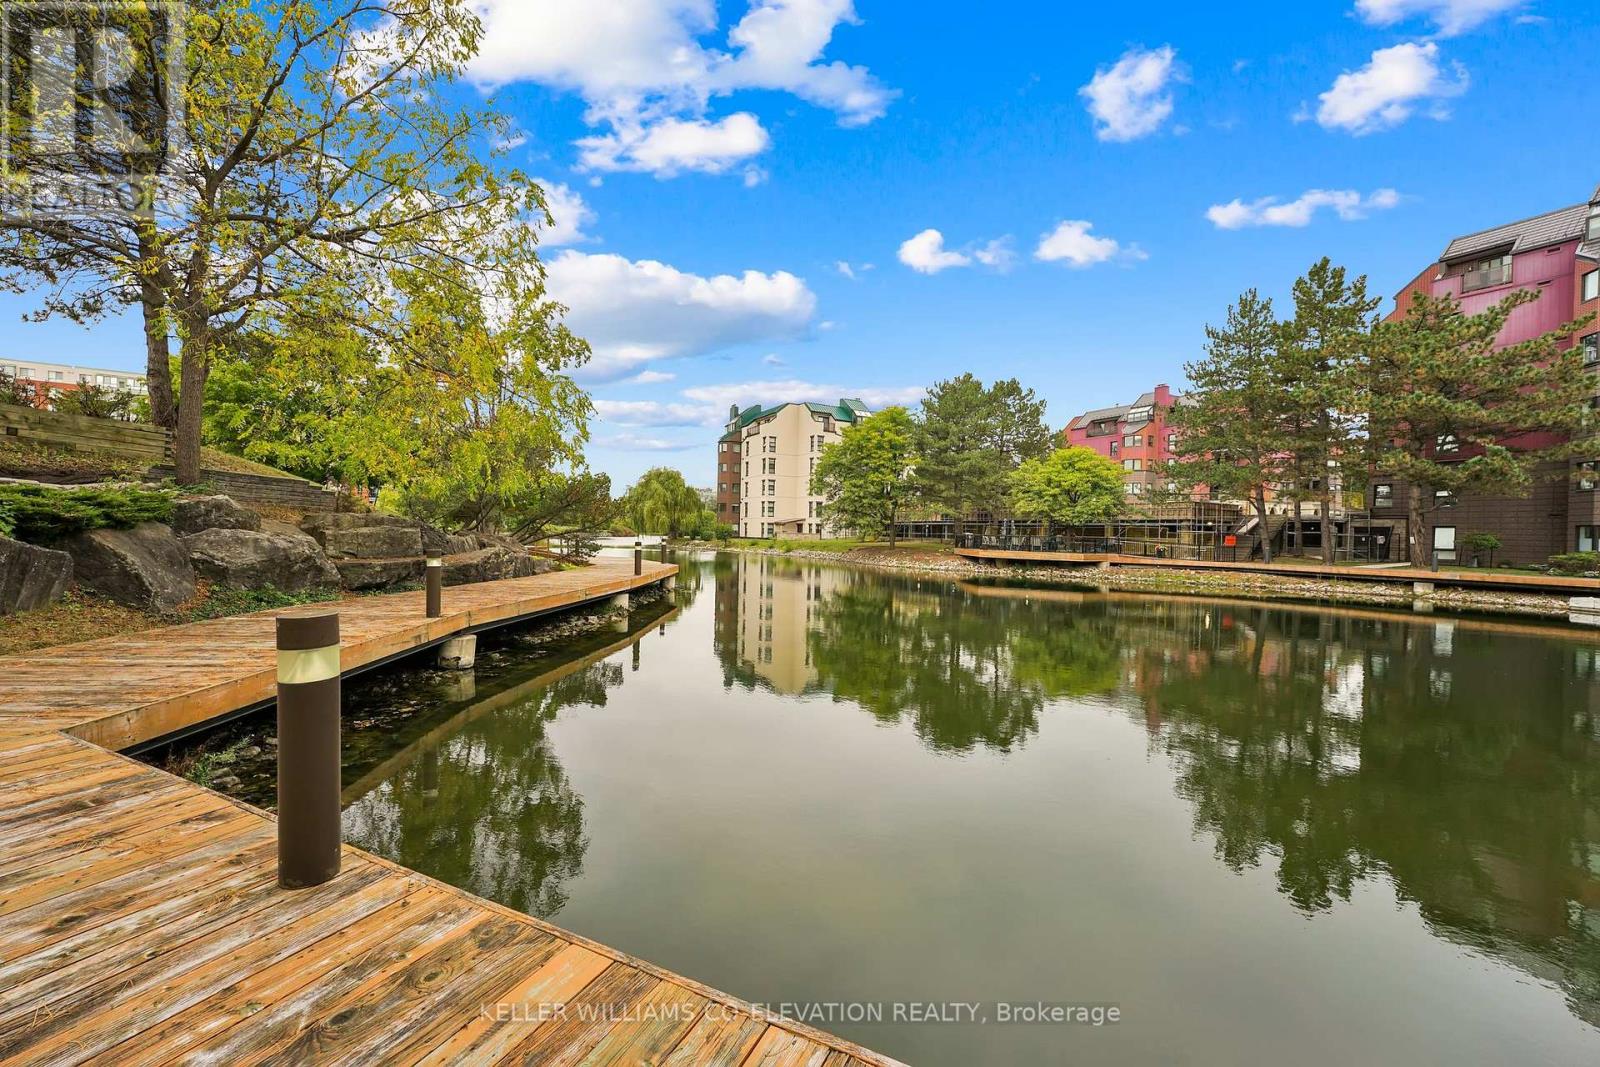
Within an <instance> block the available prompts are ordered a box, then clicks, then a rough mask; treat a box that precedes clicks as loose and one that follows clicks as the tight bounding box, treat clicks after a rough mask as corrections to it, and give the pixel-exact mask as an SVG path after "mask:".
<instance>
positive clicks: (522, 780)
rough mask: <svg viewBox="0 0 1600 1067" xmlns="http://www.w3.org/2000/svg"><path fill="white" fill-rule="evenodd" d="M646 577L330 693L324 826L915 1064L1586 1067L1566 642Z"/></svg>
mask: <svg viewBox="0 0 1600 1067" xmlns="http://www.w3.org/2000/svg"><path fill="white" fill-rule="evenodd" d="M678 562H680V563H681V564H682V565H683V568H684V573H683V575H682V578H681V579H680V583H679V587H678V590H677V592H676V594H675V595H674V597H673V599H672V601H671V602H670V603H665V602H664V603H658V604H655V605H651V606H648V607H641V609H640V610H639V611H638V612H636V614H635V617H634V619H633V622H632V624H631V625H630V626H628V627H627V628H626V632H619V631H617V630H616V629H614V628H611V627H608V628H607V629H605V630H604V631H602V632H598V633H587V634H584V635H582V636H579V637H574V638H571V639H568V640H566V641H564V642H562V643H560V644H557V645H555V646H548V647H542V648H537V649H533V648H530V647H529V646H527V645H526V644H522V643H519V642H518V641H517V640H516V639H515V638H514V637H505V638H501V639H499V641H498V642H497V643H494V644H492V645H491V647H489V648H488V649H486V655H485V657H484V661H483V662H482V663H481V664H480V666H479V668H478V670H477V671H476V672H475V673H474V674H472V675H463V676H451V675H445V674H442V673H440V672H435V671H426V670H422V669H417V668H412V669H402V670H392V671H387V672H384V673H382V674H380V675H375V676H373V677H371V678H369V679H363V680H357V681H354V682H351V683H349V684H348V686H347V716H346V742H345V743H346V764H347V765H346V777H345V782H346V793H345V799H346V805H347V806H346V811H345V816H344V830H345V836H346V840H348V841H350V842H352V843H353V844H356V845H360V846H362V847H364V848H367V849H370V850H372V851H374V852H376V853H379V854H381V855H384V856H388V857H391V858H393V859H395V860H397V861H399V862H401V863H404V864H406V865H408V866H411V867H414V868H416V869H418V870H421V871H424V872H427V873H429V874H432V875H434V876H437V877H439V878H441V879H443V880H445V881H448V882H451V883H453V884H455V885H459V886H462V887H464V888H466V889H469V890H471V891H473V892H475V893H479V894H482V895H484V896H486V897H490V898H493V899H495V900H499V901H502V902H504V903H505V904H508V905H510V906H512V907H515V908H519V909H523V910H526V911H528V912H531V913H533V914H535V915H539V916H542V917H545V918H548V919H550V920H552V921H553V922H555V923H557V924H559V925H561V926H563V927H566V928H568V929H571V930H574V931H576V932H578V933H581V934H584V935H587V936H589V937H592V938H595V939H597V940H600V941H602V942H605V943H606V944H609V945H612V946H614V947H616V948H619V949H622V950H624V951H626V952H629V953H633V954H635V955H638V956H641V957H643V958H645V959H648V960H651V961H653V962H655V963H658V964H660V965H662V966H664V967H667V968H670V969H672V970H674V971H678V972H680V973H682V974H685V975H688V976H690V977H693V978H696V979H699V980H701V981H703V982H706V983H707V984H710V985H712V986H715V987H717V988H720V989H724V990H727V991H729V992H731V993H733V994H735V995H737V996H740V997H744V998H747V999H751V1000H756V1001H760V1002H764V1003H766V1004H768V1005H770V1006H773V1007H775V1008H777V1007H781V1006H784V1005H788V1006H790V1010H791V1011H793V1012H795V1013H798V1014H801V1015H802V1016H803V1017H805V1018H807V1019H808V1020H809V1021H813V1022H814V1023H816V1024H817V1025H819V1026H821V1027H822V1028H824V1029H827V1030H831V1031H833V1032H836V1033H839V1034H841V1035H843V1036H845V1037H848V1038H850V1039H852V1040H856V1041H859V1042H861V1043H862V1044H865V1045H867V1046H868V1047H871V1048H875V1049H878V1050H880V1051H882V1052H885V1053H887V1054H889V1055H893V1056H897V1057H900V1058H902V1059H905V1060H908V1061H910V1062H912V1063H916V1064H951V1065H967V1064H976V1063H1007V1064H1010V1063H1036V1062H1051V1063H1055V1062H1067V1061H1069V1060H1070V1061H1071V1062H1102V1061H1125V1062H1152V1061H1161V1062H1176V1061H1182V1062H1194V1063H1237V1062H1294V1063H1328V1064H1349V1063H1415V1062H1441V1061H1442V1062H1471V1063H1503V1062H1508V1061H1513V1060H1515V1061H1521V1062H1531V1063H1580V1062H1588V1063H1594V1062H1600V719H1597V711H1600V648H1597V646H1596V641H1595V637H1594V635H1593V634H1591V633H1585V632H1581V631H1577V630H1568V629H1565V628H1563V627H1560V626H1557V625H1546V624H1542V623H1529V622H1520V623H1519V622H1514V621H1508V620H1494V619H1486V618H1467V617H1444V616H1430V617H1413V616H1409V615H1406V614H1403V613H1399V612H1391V611H1380V610H1375V609H1374V610H1335V609H1330V608H1323V607H1318V606H1313V605H1284V604H1264V603H1251V602H1242V601H1224V600H1211V599H1203V598H1184V597H1175V596H1172V597H1169V596H1143V595H1129V594H1117V593H1101V592H1097V591H1094V590H1092V589H1090V590H1081V591H1080V590H1074V589H1070V588H1051V589H1025V588H1009V587H1005V586H999V585H993V584H979V583H972V582H963V581H951V580H931V579H916V578H909V577H905V576H899V575H892V574H887V573H884V572H873V571H866V570H856V569H849V568H844V567H838V566H825V565H807V564H801V563H795V562H791V561H786V560H782V559H778V558H770V557H757V556H729V555H723V556H715V557H713V556H701V557H687V558H680V559H679V560H678ZM255 799H265V798H260V797H257V798H255ZM1002 1002H1004V1003H1007V1004H1038V1003H1043V1004H1045V1005H1080V1006H1092V1007H1095V1008H1098V1009H1100V1014H1099V1016H1098V1017H1099V1018H1101V1019H1106V1018H1108V1016H1109V1014H1110V1012H1109V1009H1111V1008H1115V1009H1116V1012H1115V1014H1116V1016H1117V1017H1118V1021H1116V1022H1106V1023H1105V1024H1104V1025H1094V1024H1093V1023H1092V1022H1083V1021H1079V1022H1065V1023H1053V1022H1041V1023H1015V1022H1013V1023H1002V1022H1001V1021H1000V1019H999V1014H1000V1012H1001V1011H1002V1008H1001V1007H1000V1005H1001V1003H1002ZM897 1005H898V1007H897ZM906 1005H910V1006H911V1007H910V1008H906V1007H905V1006H906ZM954 1005H972V1007H971V1008H963V1007H953V1006H954ZM930 1013H932V1014H936V1015H937V1016H938V1017H939V1019H938V1021H932V1020H926V1019H925V1020H923V1021H912V1019H911V1018H910V1017H909V1016H911V1015H912V1014H915V1015H919V1016H920V1015H928V1014H930ZM969 1013H970V1014H969ZM880 1014H881V1019H878V1018H875V1017H874V1016H875V1015H880ZM974 1016H976V1018H977V1019H978V1020H982V1019H987V1021H986V1022H984V1021H975V1019H974Z"/></svg>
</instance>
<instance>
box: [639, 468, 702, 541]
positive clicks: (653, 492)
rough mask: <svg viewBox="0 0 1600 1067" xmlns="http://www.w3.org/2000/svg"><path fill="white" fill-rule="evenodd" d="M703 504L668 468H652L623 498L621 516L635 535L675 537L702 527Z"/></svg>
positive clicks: (692, 489) (693, 491) (689, 486)
mask: <svg viewBox="0 0 1600 1067" xmlns="http://www.w3.org/2000/svg"><path fill="white" fill-rule="evenodd" d="M707 510H708V509H707V508H706V504H705V501H703V500H701V499H700V494H699V492H697V491H696V490H695V489H694V487H693V486H691V485H690V484H689V483H688V482H686V481H684V478H683V475H682V474H681V473H679V472H678V471H675V470H673V469H672V468H671V467H652V468H650V469H649V470H647V471H645V472H644V474H643V475H641V476H640V478H639V480H638V481H637V482H635V483H633V485H632V486H631V487H630V488H629V489H628V492H627V495H626V496H624V497H623V498H622V514H623V516H624V517H625V518H626V519H627V520H628V525H630V526H632V527H633V529H634V532H636V533H642V534H664V535H665V536H667V537H678V536H680V535H681V534H685V533H689V532H691V531H694V530H696V529H697V528H698V527H699V526H701V525H704V524H703V523H702V521H701V520H702V519H703V517H704V514H705V512H706V511H707Z"/></svg>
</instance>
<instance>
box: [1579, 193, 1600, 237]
mask: <svg viewBox="0 0 1600 1067" xmlns="http://www.w3.org/2000/svg"><path fill="white" fill-rule="evenodd" d="M1583 239H1584V240H1585V241H1600V201H1596V202H1594V203H1593V204H1590V205H1589V220H1588V223H1587V224H1586V225H1585V226H1584V229H1583Z"/></svg>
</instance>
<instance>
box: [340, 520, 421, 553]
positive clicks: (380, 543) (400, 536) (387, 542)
mask: <svg viewBox="0 0 1600 1067" xmlns="http://www.w3.org/2000/svg"><path fill="white" fill-rule="evenodd" d="M320 540H321V542H322V550H323V551H324V552H326V553H327V554H328V555H330V556H332V557H334V558H336V559H395V558H397V557H400V556H420V555H422V534H421V532H420V531H419V530H418V529H417V528H416V527H415V526H410V527H402V526H362V527H359V528H357V529H353V530H327V531H324V533H323V535H322V537H321V538H320Z"/></svg>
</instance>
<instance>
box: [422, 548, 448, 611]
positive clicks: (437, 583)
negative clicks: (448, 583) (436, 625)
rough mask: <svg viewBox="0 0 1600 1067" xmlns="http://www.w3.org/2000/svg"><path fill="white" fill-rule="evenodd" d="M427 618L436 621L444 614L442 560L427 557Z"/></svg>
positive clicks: (435, 557)
mask: <svg viewBox="0 0 1600 1067" xmlns="http://www.w3.org/2000/svg"><path fill="white" fill-rule="evenodd" d="M424 569H425V570H426V571H427V572H428V583H427V584H428V618H430V619H437V618H438V617H439V616H441V615H443V614H444V560H443V559H441V558H440V557H438V556H429V557H428V565H427V566H426V567H425V568H424Z"/></svg>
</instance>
